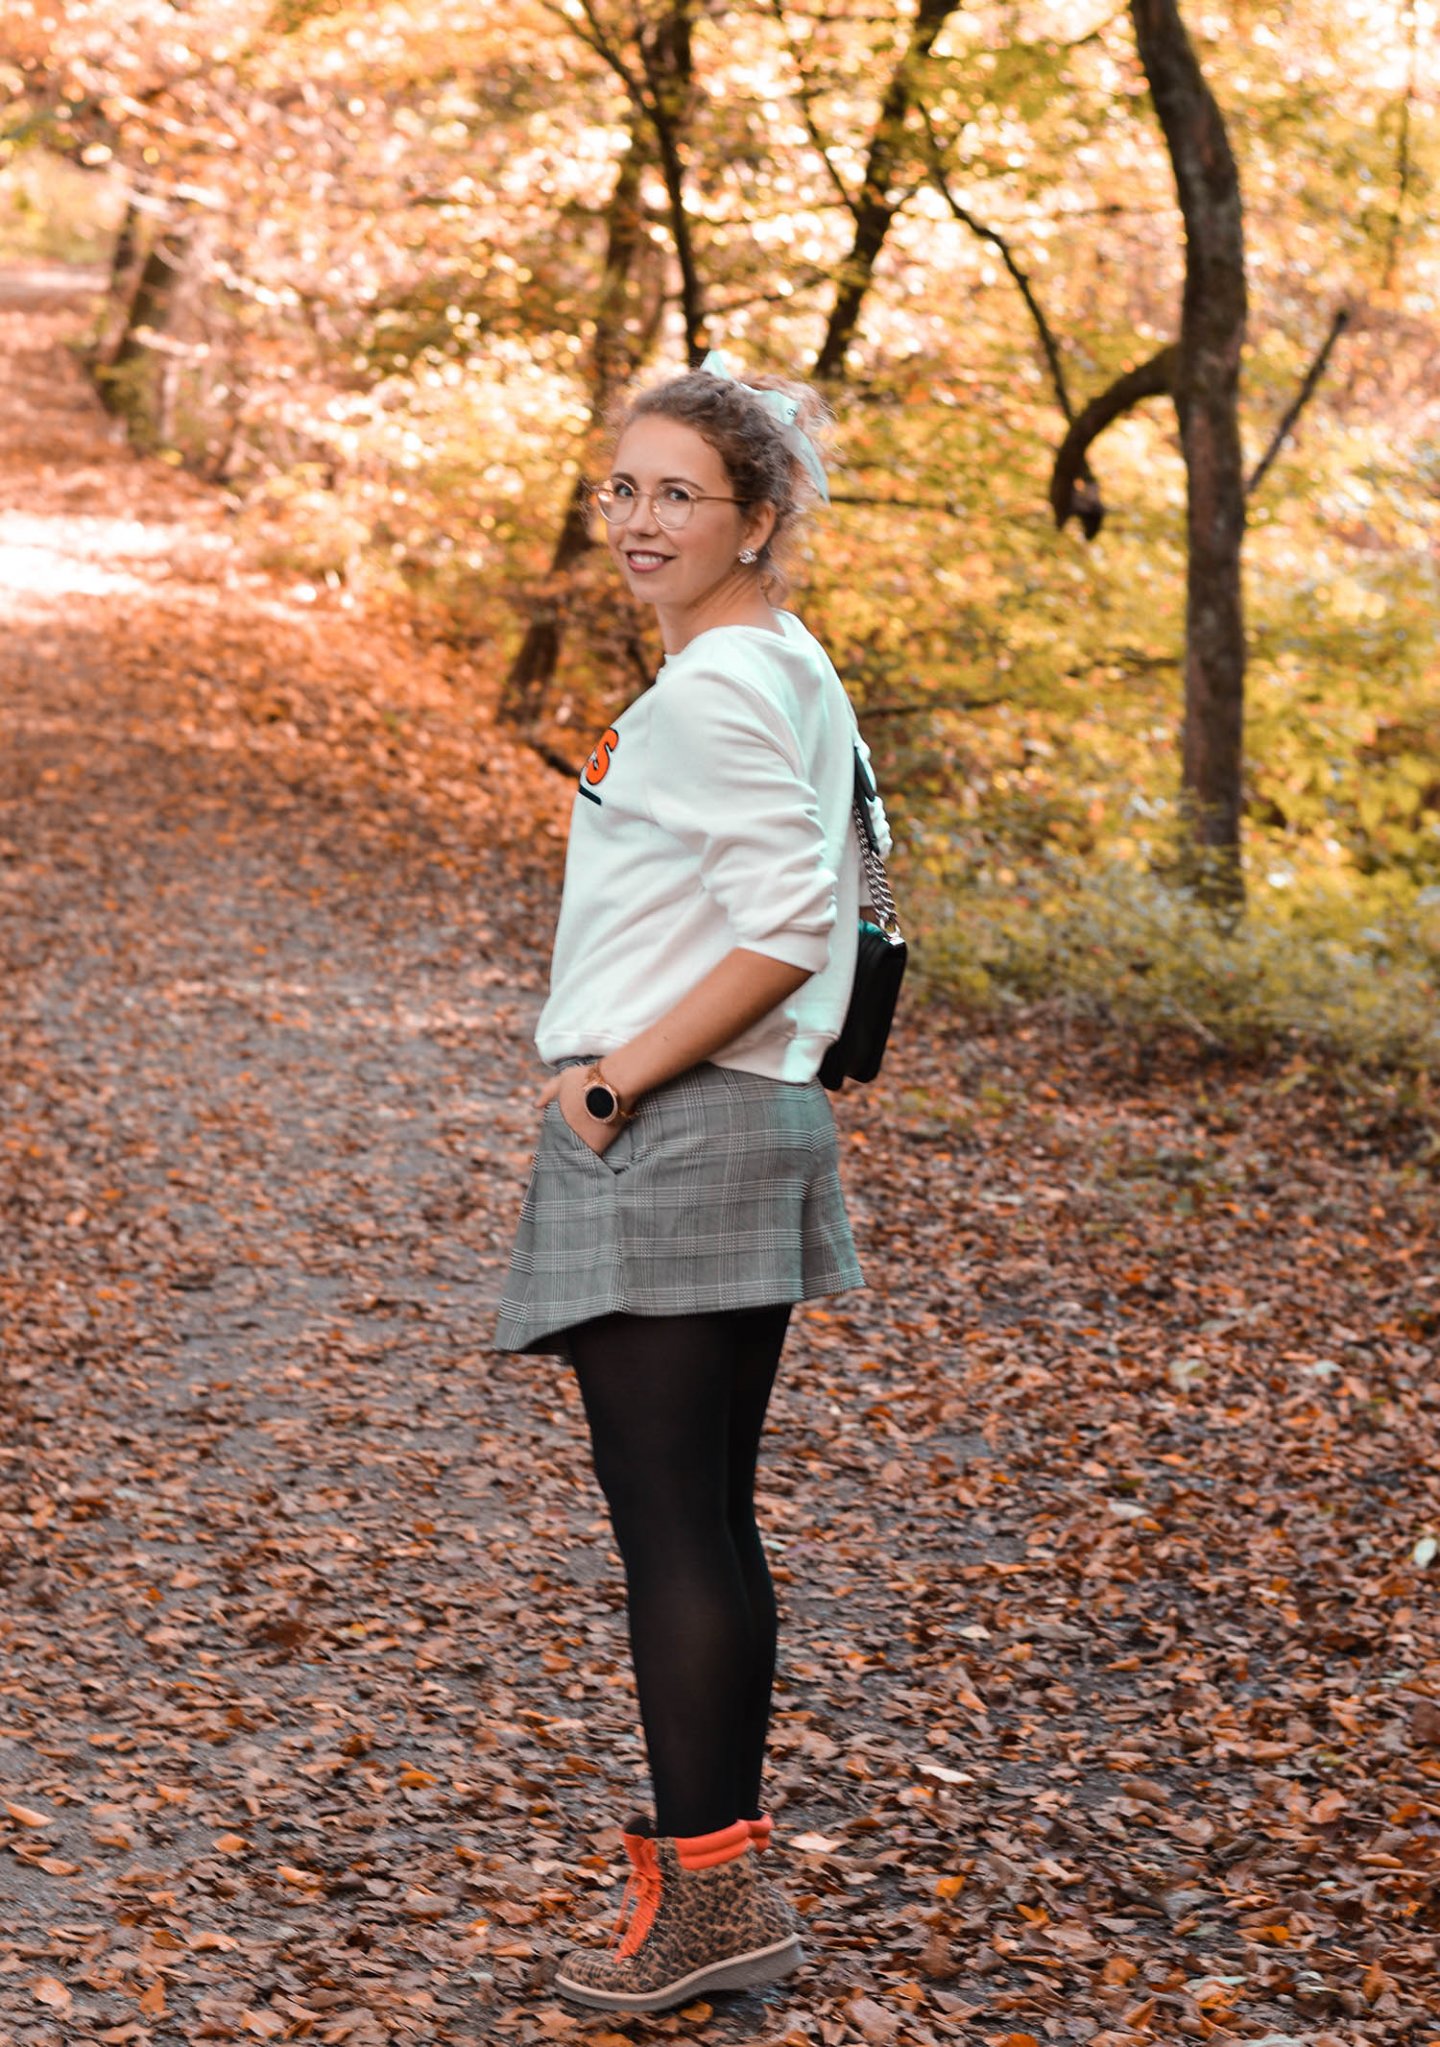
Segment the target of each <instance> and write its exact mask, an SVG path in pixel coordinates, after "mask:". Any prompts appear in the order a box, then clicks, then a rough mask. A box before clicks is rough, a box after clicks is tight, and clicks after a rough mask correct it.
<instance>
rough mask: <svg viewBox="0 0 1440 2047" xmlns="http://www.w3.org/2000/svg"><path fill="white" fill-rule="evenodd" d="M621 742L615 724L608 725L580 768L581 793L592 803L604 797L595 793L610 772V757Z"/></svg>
mask: <svg viewBox="0 0 1440 2047" xmlns="http://www.w3.org/2000/svg"><path fill="white" fill-rule="evenodd" d="M619 744H620V734H619V733H618V732H617V731H616V730H615V727H614V726H613V725H607V726H606V727H605V730H604V731H603V732H602V733H601V734H600V737H599V739H598V740H597V741H596V745H595V751H594V752H593V753H592V754H591V756H590V758H589V760H588V761H586V763H585V765H584V767H583V768H582V769H581V770H580V794H581V795H582V796H588V797H589V798H590V801H591V802H592V803H599V802H601V801H603V799H602V798H601V797H599V796H597V795H596V794H595V791H596V790H597V789H598V788H599V786H600V784H601V783H602V782H603V781H604V779H605V777H606V776H607V775H608V774H609V772H610V758H611V755H612V754H613V753H614V751H615V749H616V747H617V746H618V745H619Z"/></svg>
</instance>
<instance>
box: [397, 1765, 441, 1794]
mask: <svg viewBox="0 0 1440 2047" xmlns="http://www.w3.org/2000/svg"><path fill="white" fill-rule="evenodd" d="M395 1781H396V1783H397V1784H398V1785H400V1787H401V1788H402V1790H405V1791H422V1790H425V1789H427V1788H428V1787H429V1786H430V1785H431V1784H438V1783H439V1782H440V1779H439V1778H438V1777H437V1776H435V1775H434V1774H433V1772H431V1771H429V1770H418V1769H416V1767H415V1765H414V1764H413V1763H407V1764H406V1765H405V1768H404V1769H403V1770H402V1771H401V1772H400V1774H399V1776H398V1777H397V1778H396V1779H395Z"/></svg>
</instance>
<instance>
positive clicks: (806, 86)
mask: <svg viewBox="0 0 1440 2047" xmlns="http://www.w3.org/2000/svg"><path fill="white" fill-rule="evenodd" d="M771 12H772V13H773V14H774V16H775V20H776V22H777V23H778V25H779V27H780V31H781V33H782V34H783V35H784V37H785V41H786V44H787V46H788V48H789V51H790V61H791V63H792V64H793V65H794V66H795V76H796V77H797V78H798V79H799V81H800V89H799V91H798V92H797V93H796V95H795V97H796V99H797V100H798V101H799V104H800V115H801V118H802V120H803V121H804V123H805V133H806V134H807V135H808V136H809V137H810V146H811V148H812V149H813V150H814V151H815V154H816V155H817V156H818V157H819V159H820V161H821V163H823V164H824V166H825V174H826V176H827V177H828V178H829V180H830V182H831V184H832V185H833V186H834V187H835V191H836V193H837V195H838V197H839V200H840V204H841V205H842V206H843V207H844V208H845V210H846V212H847V213H848V214H849V215H850V216H851V218H852V219H857V218H858V217H859V216H858V210H857V208H856V204H855V201H854V200H853V199H852V198H851V196H850V193H849V191H848V190H847V188H846V184H845V180H844V179H843V178H842V177H841V175H840V173H839V171H837V170H836V168H835V166H834V164H833V163H831V161H830V152H829V150H828V149H827V148H826V147H825V141H824V138H823V136H822V135H821V133H820V130H819V127H818V126H817V125H816V121H815V115H814V111H813V108H812V105H811V102H812V101H813V100H814V99H815V98H817V96H818V95H817V93H816V90H815V88H814V86H812V85H811V83H810V78H809V74H808V73H807V71H806V69H805V65H804V62H803V60H802V58H801V56H800V47H799V45H798V43H797V42H796V41H795V38H794V37H793V36H792V35H791V34H790V31H789V27H788V23H787V16H786V12H785V0H771Z"/></svg>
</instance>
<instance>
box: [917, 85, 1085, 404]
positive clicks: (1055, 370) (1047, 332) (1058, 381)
mask: <svg viewBox="0 0 1440 2047" xmlns="http://www.w3.org/2000/svg"><path fill="white" fill-rule="evenodd" d="M920 115H921V119H922V120H923V121H924V123H925V133H926V136H927V137H928V139H929V143H930V152H931V159H932V162H931V171H930V181H931V183H932V184H933V185H934V187H935V189H936V191H937V192H938V193H939V194H940V197H941V198H942V199H943V200H944V201H945V204H946V205H947V206H948V207H949V209H950V211H951V214H952V215H953V216H954V218H955V219H956V220H958V221H959V223H960V225H961V226H962V227H967V228H969V230H970V232H971V234H972V235H978V237H979V238H980V240H981V241H982V242H989V243H990V244H991V245H992V246H993V247H994V248H996V249H998V250H999V251H1000V260H1001V262H1002V263H1003V264H1004V265H1005V268H1006V269H1007V270H1008V271H1009V272H1010V275H1011V277H1012V278H1013V279H1014V281H1015V285H1016V287H1017V289H1018V290H1019V293H1020V296H1021V297H1022V298H1023V299H1024V301H1025V304H1026V305H1027V307H1028V308H1029V310H1030V317H1031V319H1032V320H1033V321H1034V322H1035V327H1036V331H1037V332H1038V334H1039V336H1040V346H1041V347H1042V348H1043V349H1044V351H1045V360H1046V361H1047V362H1048V363H1049V365H1050V380H1051V382H1052V383H1053V384H1054V386H1055V398H1056V402H1057V403H1058V404H1059V407H1060V410H1061V411H1062V412H1063V413H1064V415H1065V417H1066V419H1067V420H1071V419H1074V417H1075V408H1074V406H1073V405H1072V404H1071V403H1070V393H1069V391H1068V390H1067V389H1066V386H1065V371H1064V368H1063V366H1062V364H1061V361H1060V350H1059V347H1058V345H1057V343H1056V340H1055V336H1054V334H1053V332H1052V331H1051V327H1050V322H1049V321H1048V320H1047V319H1046V317H1045V313H1044V309H1043V307H1042V306H1041V304H1040V301H1039V300H1038V299H1037V298H1036V296H1035V292H1034V288H1033V286H1032V285H1031V283H1030V279H1029V276H1028V275H1027V273H1026V272H1025V271H1024V270H1022V269H1021V267H1020V264H1019V262H1018V261H1017V260H1016V257H1015V254H1014V251H1013V250H1012V249H1011V247H1010V244H1009V243H1008V242H1007V241H1006V239H1005V237H1004V235H1002V234H1001V233H1000V231H999V229H998V228H993V227H987V226H986V225H985V223H984V221H983V220H978V219H977V218H976V216H975V215H974V214H973V213H971V212H970V211H969V209H968V208H967V207H964V206H962V205H961V204H960V201H959V200H958V199H957V198H956V197H955V194H954V193H953V192H952V191H951V189H950V184H949V180H948V179H947V178H946V176H945V167H944V161H943V158H942V155H941V150H940V143H939V138H938V137H937V136H936V133H935V127H934V123H933V122H932V121H931V118H930V109H929V108H928V107H922V108H921V109H920Z"/></svg>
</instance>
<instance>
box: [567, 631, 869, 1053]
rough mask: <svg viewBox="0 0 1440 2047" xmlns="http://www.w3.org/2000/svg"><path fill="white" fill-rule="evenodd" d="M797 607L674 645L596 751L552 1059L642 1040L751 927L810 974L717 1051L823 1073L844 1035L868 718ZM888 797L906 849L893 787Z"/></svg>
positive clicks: (575, 851)
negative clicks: (863, 732) (858, 791)
mask: <svg viewBox="0 0 1440 2047" xmlns="http://www.w3.org/2000/svg"><path fill="white" fill-rule="evenodd" d="M779 619H780V623H781V626H782V627H783V634H782V633H775V632H771V631H770V630H769V629H768V628H766V627H763V626H741V625H731V626H715V627H712V628H711V630H710V631H709V632H704V633H700V634H699V635H697V637H696V638H695V639H693V640H691V642H690V643H689V645H688V646H686V647H685V648H683V649H682V651H681V652H680V653H678V654H672V655H670V656H669V657H668V658H667V659H666V660H665V661H663V662H662V663H661V666H660V671H659V674H658V675H657V677H656V679H655V683H654V685H653V687H652V688H650V689H648V690H647V691H646V692H645V694H644V695H643V696H641V697H639V698H637V700H636V701H635V702H634V703H633V704H631V705H630V707H629V709H628V710H626V711H625V712H623V713H622V715H621V716H620V717H618V718H617V719H616V721H615V723H614V724H613V725H612V726H610V727H609V728H608V729H607V730H606V732H605V733H604V734H603V735H602V737H601V739H600V740H599V742H598V744H597V745H596V748H595V751H594V752H593V753H592V754H591V755H590V758H589V760H587V761H586V763H585V766H584V767H583V768H582V769H581V771H580V786H579V791H578V793H577V795H576V798H575V808H574V814H573V817H572V819H571V827H570V845H569V851H568V853H567V855H566V861H565V892H564V895H563V897H562V900H561V905H560V920H559V924H558V925H557V927H556V932H555V953H554V958H553V961H552V963H551V973H550V998H549V1000H548V1001H547V1002H546V1004H545V1007H544V1009H543V1010H542V1011H541V1014H540V1021H539V1023H538V1025H537V1026H536V1031H535V1045H536V1049H537V1050H538V1052H539V1054H540V1057H541V1058H542V1059H543V1060H545V1061H546V1062H547V1063H548V1064H552V1065H553V1064H554V1063H555V1062H556V1061H557V1060H561V1059H566V1058H570V1057H572V1056H575V1055H578V1054H581V1053H590V1054H600V1053H604V1052H612V1051H614V1050H616V1048H617V1047H619V1046H621V1045H623V1044H626V1043H627V1042H628V1041H629V1040H630V1039H631V1038H633V1037H634V1036H635V1035H636V1034H637V1032H639V1031H642V1030H644V1029H646V1028H647V1026H648V1025H650V1024H652V1023H654V1022H655V1021H656V1020H657V1018H659V1017H661V1016H663V1015H664V1014H665V1012H666V1011H667V1010H668V1009H670V1008H671V1007H672V1006H673V1005H674V1004H675V1003H676V1002H678V1001H679V999H680V997H681V996H682V995H687V994H688V993H689V992H690V990H691V989H692V988H693V987H694V986H695V985H696V983H697V982H698V981H700V980H702V979H703V978H704V976H705V975H706V974H708V973H709V971H710V969H711V968H712V967H714V966H716V965H718V963H719V962H720V961H721V960H722V959H724V957H725V956H726V954H727V953H729V952H732V951H733V950H734V949H735V948H736V947H737V946H744V947H745V948H746V949H747V950H748V951H750V952H758V953H764V954H765V955H766V956H767V957H768V958H770V959H777V960H785V961H786V962H787V963H788V964H789V965H791V966H795V967H804V968H806V969H808V970H809V973H810V979H809V980H808V981H806V982H805V983H804V984H803V986H802V987H800V988H799V989H797V991H796V992H795V994H794V995H792V996H791V997H790V999H789V1001H787V1002H784V1003H782V1004H781V1005H780V1006H779V1007H778V1008H777V1009H774V1010H772V1011H771V1012H770V1014H769V1015H768V1016H765V1017H762V1018H761V1020H760V1021H759V1023H757V1024H753V1025H752V1026H751V1027H750V1029H749V1030H747V1031H744V1032H742V1033H741V1035H740V1036H739V1037H738V1038H735V1039H732V1041H731V1042H730V1044H728V1045H726V1046H724V1047H723V1048H722V1049H721V1050H720V1051H719V1052H716V1053H714V1054H712V1057H713V1060H714V1063H715V1064H716V1065H717V1066H734V1067H740V1068H742V1069H744V1070H746V1071H748V1072H751V1073H766V1074H770V1075H771V1076H772V1077H773V1078H774V1079H776V1080H792V1081H805V1080H811V1079H813V1078H814V1076H815V1073H816V1072H817V1070H818V1068H819V1065H820V1061H821V1059H822V1058H823V1057H824V1055H825V1050H826V1047H827V1046H828V1045H829V1044H830V1043H831V1041H832V1040H833V1039H835V1038H836V1037H838V1036H839V1034H840V1026H841V1025H842V1023H843V1022H844V1020H845V1011H846V1008H847V1006H848V1004H849V1000H850V984H851V981H852V979H853V978H854V971H855V933H856V924H857V919H858V911H859V904H860V884H861V869H860V854H859V848H858V845H857V843H856V835H855V825H854V819H853V815H852V812H851V804H852V801H853V797H854V784H855V765H854V750H853V749H854V743H855V741H856V739H857V738H858V736H859V735H858V733H857V731H856V726H855V714H854V712H853V711H852V710H851V708H850V702H849V699H848V698H847V696H846V694H845V690H844V687H843V685H842V683H841V681H840V678H839V676H838V675H837V674H836V673H835V670H834V668H833V667H832V666H831V664H830V660H829V658H828V656H827V655H826V653H825V651H824V649H823V648H822V647H821V646H820V644H819V642H818V641H816V640H815V639H813V638H812V637H811V635H810V634H809V633H808V632H807V631H806V630H805V627H804V626H803V625H802V624H801V623H800V621H799V619H798V618H795V617H794V616H792V614H790V613H789V612H781V613H780V614H779ZM860 745H861V751H862V753H863V754H864V756H865V758H866V759H867V761H868V759H869V752H868V749H866V748H865V744H864V741H863V740H862V741H861V742H860ZM871 816H872V819H873V821H874V824H875V828H876V833H877V836H878V838H879V841H880V845H881V849H882V851H884V852H886V853H888V852H889V850H890V834H889V830H888V827H887V825H886V822H885V812H884V807H883V805H881V803H880V802H879V800H878V799H877V800H876V801H875V803H873V804H872V806H871Z"/></svg>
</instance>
